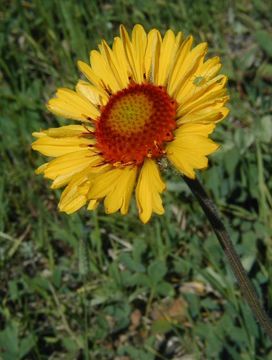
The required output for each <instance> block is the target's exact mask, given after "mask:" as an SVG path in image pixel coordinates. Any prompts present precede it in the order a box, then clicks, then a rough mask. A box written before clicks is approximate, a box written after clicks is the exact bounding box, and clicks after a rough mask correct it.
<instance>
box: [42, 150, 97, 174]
mask: <svg viewBox="0 0 272 360" xmlns="http://www.w3.org/2000/svg"><path fill="white" fill-rule="evenodd" d="M100 162H101V158H100V157H98V156H97V155H94V154H93V153H92V152H91V151H90V150H88V149H87V150H81V151H77V152H74V153H70V154H65V155H62V156H60V157H58V158H56V159H54V160H52V161H50V162H49V163H48V165H47V167H46V168H45V169H44V171H43V172H44V176H45V177H47V178H49V179H56V177H57V176H63V175H68V174H69V175H70V176H73V175H74V174H76V173H78V172H80V171H82V170H83V169H84V168H87V167H88V166H96V165H98V164H99V163H100Z"/></svg>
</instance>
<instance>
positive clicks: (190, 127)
mask: <svg viewBox="0 0 272 360" xmlns="http://www.w3.org/2000/svg"><path fill="white" fill-rule="evenodd" d="M120 35H121V36H120V37H116V38H114V41H113V45H112V48H111V47H109V46H108V44H107V43H106V42H105V41H102V43H101V44H100V45H99V51H96V50H94V51H91V53H90V65H91V66H90V65H87V64H85V63H84V62H82V61H79V62H78V67H79V69H80V71H81V72H82V73H83V74H84V75H85V77H86V78H87V80H88V81H83V80H79V82H78V83H77V85H76V90H75V91H73V90H69V89H66V88H64V89H58V91H57V94H56V97H55V98H53V99H51V100H49V102H48V109H49V110H50V111H52V112H53V113H55V114H57V115H60V116H62V117H65V118H69V119H73V120H78V121H79V122H81V123H82V124H81V125H68V126H62V127H60V128H55V129H48V130H44V131H41V132H38V133H34V134H33V135H34V136H35V137H37V140H36V141H35V142H34V143H33V144H32V148H33V149H34V150H37V151H39V152H41V153H42V154H44V155H46V156H50V157H55V159H54V160H52V161H50V162H48V163H46V164H44V165H42V166H40V167H39V168H38V169H37V173H38V174H39V173H43V174H44V176H45V177H46V178H49V179H51V180H53V183H52V186H51V187H52V188H53V189H57V188H60V187H63V186H66V188H65V190H64V191H63V193H62V196H61V199H60V203H59V209H60V211H64V212H66V213H68V214H70V213H73V212H75V211H76V210H78V209H79V208H81V207H82V206H84V205H85V204H86V203H87V204H88V207H87V208H88V209H89V210H93V209H94V208H96V206H97V205H98V204H99V202H100V201H101V200H103V199H104V205H105V211H106V212H107V213H113V212H116V211H118V210H120V212H121V214H126V213H127V212H128V209H129V204H130V201H131V196H132V194H133V191H134V190H135V196H136V203H137V207H138V210H139V216H140V219H141V220H142V221H143V222H144V223H146V222H147V221H148V220H149V219H150V217H151V215H152V212H155V213H157V214H163V212H164V209H163V205H162V200H161V193H162V192H163V191H164V190H165V183H164V181H163V180H162V178H161V176H160V170H159V166H158V161H159V160H160V159H161V158H162V157H165V158H167V159H168V160H169V161H170V163H172V164H173V165H174V166H175V167H176V168H177V169H178V170H179V171H180V172H181V173H182V174H184V175H185V176H187V177H189V178H194V177H195V170H196V169H204V168H206V167H207V164H208V159H207V155H209V154H211V153H212V152H214V151H215V150H216V149H217V148H218V145H217V144H215V143H214V142H213V141H212V140H211V139H209V138H208V135H209V134H210V133H211V132H212V131H213V129H214V127H215V124H216V123H217V122H218V121H220V120H222V119H223V118H224V117H225V116H226V115H227V114H228V109H227V108H226V107H224V105H225V103H226V102H227V101H228V96H227V94H226V88H225V85H226V82H227V78H226V76H224V75H218V72H219V70H220V67H221V64H220V59H219V58H218V57H213V58H211V59H209V60H205V55H206V52H207V44H206V43H201V44H199V45H198V46H196V47H194V48H192V43H193V38H192V36H189V37H187V38H183V35H182V33H178V34H177V35H175V34H174V33H173V31H172V30H168V31H167V32H166V34H165V35H164V37H162V36H161V34H160V33H159V31H158V30H156V29H153V30H151V31H150V32H149V33H146V32H145V31H144V29H143V27H142V26H141V25H136V26H135V27H134V28H133V31H132V36H131V38H130V37H129V35H128V33H127V31H126V29H125V28H124V26H121V27H120Z"/></svg>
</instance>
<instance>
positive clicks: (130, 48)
mask: <svg viewBox="0 0 272 360" xmlns="http://www.w3.org/2000/svg"><path fill="white" fill-rule="evenodd" d="M120 34H121V40H122V42H123V46H124V51H125V54H126V58H127V62H128V64H129V66H130V71H131V74H132V78H133V80H134V81H135V82H136V83H138V84H141V83H142V82H143V80H144V72H143V69H142V68H141V64H142V61H143V60H142V59H139V58H138V55H137V53H136V48H137V46H140V44H139V41H140V40H139V39H144V38H145V35H144V34H145V33H144V30H143V28H142V27H141V26H140V25H138V26H137V28H136V29H135V30H134V42H133V45H132V42H131V41H130V38H129V35H128V33H127V31H126V29H125V27H124V26H123V25H121V26H120ZM144 41H145V40H144ZM136 42H137V44H136ZM144 47H145V45H144Z"/></svg>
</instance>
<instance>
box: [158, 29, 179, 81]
mask: <svg viewBox="0 0 272 360" xmlns="http://www.w3.org/2000/svg"><path fill="white" fill-rule="evenodd" d="M175 46H176V37H175V34H174V33H173V31H172V30H168V31H167V32H166V34H165V36H164V38H163V41H162V44H161V51H160V58H159V66H158V72H157V74H156V75H155V84H156V85H165V84H166V80H167V78H168V76H169V67H170V65H171V64H172V62H173V61H174V58H175V53H176V48H175Z"/></svg>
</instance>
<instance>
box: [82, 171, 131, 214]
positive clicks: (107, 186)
mask: <svg viewBox="0 0 272 360" xmlns="http://www.w3.org/2000/svg"><path fill="white" fill-rule="evenodd" d="M136 174H137V168H136V167H128V166H127V167H124V168H118V169H112V170H109V171H107V172H105V173H103V174H101V175H98V176H97V177H96V178H95V179H94V181H93V185H92V187H91V189H90V192H89V194H88V198H89V199H102V198H105V201H104V205H105V211H106V213H114V212H116V211H118V210H119V209H120V211H121V213H122V214H126V213H127V211H128V207H129V204H130V199H131V194H132V192H133V189H134V184H135V179H136Z"/></svg>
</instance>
